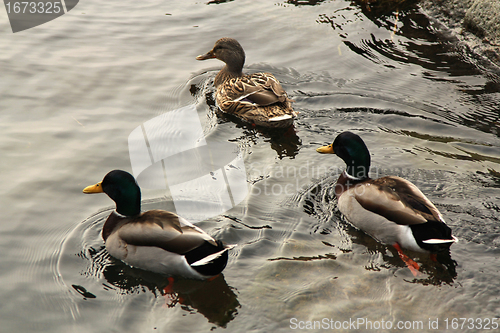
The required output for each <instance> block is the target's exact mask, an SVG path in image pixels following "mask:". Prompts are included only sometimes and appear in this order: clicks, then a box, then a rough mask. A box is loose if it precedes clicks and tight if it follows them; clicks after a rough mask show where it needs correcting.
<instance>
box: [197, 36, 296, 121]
mask: <svg viewBox="0 0 500 333" xmlns="http://www.w3.org/2000/svg"><path fill="white" fill-rule="evenodd" d="M212 58H216V59H219V60H221V61H223V62H225V63H226V66H224V67H223V68H222V69H221V70H220V72H219V73H218V74H217V76H216V77H215V80H214V85H215V88H216V89H217V90H216V92H215V100H216V102H217V105H218V107H219V108H220V109H221V110H222V111H223V112H225V113H228V114H232V115H235V116H237V117H238V118H240V119H242V120H243V121H245V122H248V123H250V124H255V125H259V126H263V127H275V128H278V127H279V128H285V127H290V125H292V124H293V120H294V119H295V117H296V116H297V113H296V112H295V111H294V110H293V108H292V103H291V102H292V100H290V98H288V96H287V94H286V92H285V90H284V89H283V87H282V86H281V84H280V82H279V81H278V80H277V79H276V78H275V77H274V75H273V74H271V73H254V74H249V75H244V74H243V65H244V64H245V51H243V48H242V47H241V45H240V43H238V41H237V40H235V39H233V38H227V37H224V38H221V39H219V40H218V41H217V42H216V43H215V45H214V47H213V48H212V49H211V50H210V51H209V52H207V53H206V54H203V55H199V56H198V57H196V59H197V60H206V59H212Z"/></svg>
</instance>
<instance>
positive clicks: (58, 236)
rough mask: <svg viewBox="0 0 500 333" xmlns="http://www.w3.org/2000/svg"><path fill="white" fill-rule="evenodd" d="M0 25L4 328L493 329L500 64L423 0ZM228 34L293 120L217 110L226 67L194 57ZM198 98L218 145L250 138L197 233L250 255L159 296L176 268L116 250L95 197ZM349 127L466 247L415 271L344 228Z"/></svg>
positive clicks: (113, 7)
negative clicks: (340, 138)
mask: <svg viewBox="0 0 500 333" xmlns="http://www.w3.org/2000/svg"><path fill="white" fill-rule="evenodd" d="M0 12H2V11H0ZM0 15H2V16H1V17H2V19H1V20H0V22H3V24H2V25H1V26H0V31H1V35H2V39H1V44H2V48H1V51H0V64H1V66H2V79H1V80H0V92H1V95H0V96H1V98H0V107H1V110H2V111H1V112H0V119H1V120H2V121H1V122H0V123H1V125H0V126H1V128H2V131H0V137H1V140H0V144H1V148H2V153H3V154H2V164H1V170H2V172H1V173H0V177H1V178H0V179H1V184H2V189H1V190H2V201H1V202H2V203H1V205H2V207H1V208H2V213H3V223H2V224H1V225H0V228H1V229H0V230H1V234H0V248H1V253H2V256H1V259H0V272H1V273H0V274H1V275H0V276H1V282H2V283H1V284H0V288H1V295H2V296H1V297H2V302H0V315H1V317H0V318H1V321H2V329H1V331H2V332H117V331H125V332H174V331H175V332H191V331H196V332H200V331H210V330H215V331H225V330H228V331H230V332H248V331H257V332H270V331H289V330H291V328H292V329H293V328H294V327H297V328H298V325H299V322H300V321H302V324H301V325H304V326H305V325H306V321H320V322H321V323H324V322H323V320H325V319H326V321H327V322H328V323H330V319H332V320H333V322H335V321H339V322H343V321H349V320H353V321H357V320H366V321H371V322H372V325H375V328H376V327H377V326H376V325H379V327H380V324H381V322H382V321H384V323H385V322H391V323H394V324H393V325H394V326H395V325H396V324H397V323H398V322H402V323H403V325H405V324H406V325H409V324H408V323H413V322H417V325H418V322H422V324H423V325H424V326H423V330H426V329H428V328H429V322H430V321H432V322H435V321H436V320H438V328H439V329H440V330H441V331H445V330H446V328H447V326H446V320H448V330H449V331H456V330H454V329H453V327H452V326H451V323H452V320H453V318H473V319H474V320H475V322H474V323H473V324H470V322H467V323H466V324H465V325H464V326H463V327H462V329H461V331H467V330H468V331H476V330H478V327H479V322H481V323H482V324H483V325H484V326H486V325H487V324H488V320H489V321H490V322H489V323H490V324H489V325H490V326H489V327H490V328H494V326H493V325H492V319H494V318H499V312H498V309H499V307H500V289H499V284H498V272H499V269H500V261H499V255H500V251H499V249H498V248H499V246H500V229H499V226H498V225H499V224H498V222H499V221H498V219H499V214H500V213H499V212H500V206H499V203H498V202H499V200H498V199H499V197H500V152H499V146H500V139H499V133H500V132H499V130H500V123H499V117H500V116H499V114H500V113H499V110H498V105H499V102H500V94H499V91H500V89H499V87H500V86H499V83H498V82H499V76H498V69H496V68H492V67H491V66H489V65H488V64H487V63H486V62H485V61H484V60H483V59H481V58H480V57H477V56H474V55H473V54H471V53H470V52H469V51H468V49H467V47H464V46H460V45H462V44H460V43H459V40H458V39H457V38H456V37H454V36H453V35H451V34H449V33H446V30H445V29H444V27H442V26H440V25H438V24H437V23H435V22H432V21H430V20H429V18H427V17H426V16H425V15H424V14H422V13H420V12H419V11H418V10H416V9H415V7H412V6H408V7H406V8H401V9H400V10H398V11H390V10H384V11H382V10H378V9H375V8H372V9H371V10H367V9H366V8H365V7H360V6H358V5H357V4H355V3H351V2H349V1H341V0H335V1H309V2H307V1H274V2H272V1H251V2H250V1H237V0H236V1H205V2H195V1H183V2H175V3H174V2H148V3H147V4H143V3H138V2H136V1H125V2H124V1H121V2H117V3H109V2H108V3H104V2H97V1H96V2H92V1H81V2H80V3H79V4H78V5H77V7H76V8H75V9H73V10H72V11H71V12H70V13H68V14H67V15H64V16H63V17H60V18H58V19H56V20H54V21H52V22H50V23H47V24H44V25H42V26H39V27H37V28H33V29H30V30H27V31H24V32H21V33H17V34H13V33H12V32H11V29H10V27H9V26H8V20H7V16H6V14H5V13H3V12H2V14H0ZM222 36H231V37H234V38H236V39H238V40H239V41H240V42H241V44H242V45H243V47H244V48H245V51H246V54H247V65H246V71H247V72H257V71H269V72H273V73H274V74H275V76H276V77H277V78H278V79H279V80H280V81H281V82H282V84H283V86H284V88H285V89H286V90H287V91H288V92H289V95H290V96H291V98H293V99H294V100H295V103H294V108H295V109H296V110H297V111H299V112H300V114H299V117H298V119H297V121H296V123H295V127H294V129H293V130H291V131H288V132H269V131H264V130H260V129H255V128H251V127H247V126H245V125H242V124H238V123H235V122H233V121H232V119H228V118H227V117H224V116H222V115H220V114H217V112H216V110H215V108H214V106H213V98H212V95H211V94H212V92H213V87H212V86H211V80H212V79H213V77H214V76H215V74H216V73H217V70H218V68H220V66H221V64H220V63H219V62H217V61H216V60H213V61H206V62H198V61H196V60H195V59H194V58H195V57H196V56H197V55H198V54H201V53H203V52H206V51H208V50H209V49H210V48H211V47H212V45H213V43H214V42H215V40H216V39H218V38H219V37H222ZM188 105H194V106H195V107H196V110H197V112H198V115H199V117H200V120H201V123H202V126H203V133H204V134H205V136H206V137H207V139H210V140H214V141H218V142H230V143H232V144H234V145H236V146H237V147H238V150H239V152H240V153H241V156H242V158H243V160H244V164H245V169H246V173H247V179H248V190H249V194H248V195H247V196H246V198H245V200H244V201H243V202H241V203H240V204H238V205H236V206H235V207H234V208H233V209H230V210H229V211H226V212H224V213H222V214H218V215H216V216H213V217H210V218H208V219H206V220H204V221H202V222H199V223H197V225H199V226H200V227H201V228H203V229H204V230H206V231H207V232H208V233H210V234H211V235H213V236H215V237H217V238H220V239H222V240H224V241H225V242H227V243H233V244H237V245H238V246H237V247H236V248H235V249H234V250H232V251H231V253H230V260H229V263H228V266H227V268H226V270H225V271H224V274H223V276H221V277H219V278H218V279H217V280H215V281H212V282H200V281H190V280H179V281H177V282H176V284H175V285H174V290H173V291H174V295H171V296H169V297H164V296H162V290H163V288H164V287H165V286H166V285H167V284H168V281H167V280H166V279H165V278H164V277H162V276H158V275H155V274H151V273H147V272H143V271H140V270H137V269H132V268H130V267H128V266H126V265H124V264H122V263H120V262H117V261H116V260H114V259H113V258H111V257H109V255H108V254H107V253H106V251H105V250H104V249H103V242H102V239H101V237H100V230H101V228H102V224H103V222H104V220H105V218H106V216H107V215H108V214H109V212H110V209H112V208H111V203H112V202H111V201H110V200H109V199H108V198H107V197H106V196H99V195H95V196H86V195H83V194H82V193H81V190H82V189H83V187H85V186H87V185H90V184H93V183H95V182H97V181H99V180H101V179H102V177H103V175H104V174H105V173H107V172H108V171H109V170H112V169H124V170H128V171H132V169H131V162H130V157H129V149H128V141H127V138H128V137H129V135H130V133H131V132H132V131H133V130H134V129H135V128H136V127H138V126H140V125H141V124H142V123H144V122H146V121H148V120H149V119H152V118H154V117H156V116H159V115H162V114H164V113H165V112H168V111H171V110H174V109H178V108H180V107H183V106H188ZM345 130H350V131H353V132H356V133H358V134H359V135H361V136H362V137H363V139H364V140H365V142H366V143H367V145H368V147H369V149H370V152H371V154H372V167H373V170H372V176H377V175H380V176H381V175H389V174H393V175H399V176H403V177H405V178H407V179H409V180H411V181H412V182H413V183H415V184H416V185H417V186H419V187H420V188H421V190H422V191H423V192H424V193H426V194H427V196H428V197H429V198H430V199H431V200H432V201H433V202H434V203H435V204H436V206H437V207H438V208H439V209H440V210H441V212H442V213H443V216H444V218H445V219H446V221H447V223H448V224H449V225H450V227H451V228H452V229H453V231H454V234H455V235H456V236H457V237H458V238H459V240H460V241H459V243H457V244H455V245H453V246H452V249H451V257H449V258H440V261H439V262H438V263H435V262H432V261H429V260H428V259H427V258H425V257H421V256H418V255H415V254H412V256H413V257H414V259H415V260H417V261H418V262H419V263H420V264H421V265H422V267H423V269H422V270H423V273H422V274H421V275H420V276H418V277H413V275H411V273H410V271H409V270H408V269H407V268H406V267H405V266H404V264H403V263H402V261H401V260H400V259H399V258H398V256H397V254H396V253H395V252H394V250H393V249H392V248H391V247H387V246H384V245H382V244H380V243H377V242H376V241H374V240H373V239H371V238H370V237H368V236H366V235H364V234H363V233H361V232H359V231H357V230H356V229H354V228H352V227H351V226H350V225H349V224H348V223H346V222H345V221H343V220H342V218H341V216H340V214H339V212H338V211H337V209H336V202H335V200H334V196H333V193H332V191H331V186H332V184H333V183H334V182H335V180H336V178H337V177H336V175H337V173H338V172H339V170H341V168H342V167H343V163H342V161H341V160H340V159H338V158H337V157H335V156H325V155H319V154H317V153H316V151H315V148H317V147H318V146H320V145H323V144H325V143H329V142H331V141H332V140H333V139H334V138H335V136H336V135H337V134H339V133H340V132H342V131H345ZM187 167H188V168H189V166H187ZM143 198H144V200H145V201H144V209H152V208H162V209H173V203H172V197H171V194H170V193H169V192H168V191H167V192H165V191H162V190H147V189H145V190H144V191H143ZM200 204H202V203H201V202H197V201H196V200H194V201H193V203H192V205H193V207H198V206H199V205H200ZM459 324H461V322H459ZM295 325H297V326H295ZM469 326H470V327H469ZM300 327H302V326H300ZM403 327H404V326H403ZM323 328H324V327H323ZM372 328H373V326H372ZM382 328H387V324H386V326H383V327H382ZM406 328H409V326H406ZM417 328H418V327H417ZM297 330H299V329H296V330H295V331H297ZM316 330H317V331H320V329H319V328H318V327H316ZM373 330H375V329H374V328H373ZM338 331H370V329H369V327H367V326H365V325H360V326H358V327H357V328H356V329H353V328H352V327H350V328H347V329H342V328H340V329H339V330H338ZM380 331H384V329H380ZM408 331H410V329H408Z"/></svg>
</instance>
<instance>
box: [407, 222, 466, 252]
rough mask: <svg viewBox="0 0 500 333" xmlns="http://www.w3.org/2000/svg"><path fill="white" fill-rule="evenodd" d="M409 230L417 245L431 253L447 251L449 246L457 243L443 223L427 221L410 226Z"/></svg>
mask: <svg viewBox="0 0 500 333" xmlns="http://www.w3.org/2000/svg"><path fill="white" fill-rule="evenodd" d="M410 228H411V229H412V232H413V236H414V237H415V240H416V241H417V244H418V245H419V246H420V247H421V248H423V249H425V250H428V251H430V252H433V253H438V252H445V251H448V250H449V248H450V246H451V244H453V243H455V242H457V241H458V239H457V238H456V237H455V236H453V235H452V234H451V229H450V228H449V227H448V226H447V225H446V224H444V223H443V222H435V221H429V222H427V223H422V224H416V225H411V226H410Z"/></svg>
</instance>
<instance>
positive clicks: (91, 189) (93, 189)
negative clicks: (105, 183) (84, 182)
mask: <svg viewBox="0 0 500 333" xmlns="http://www.w3.org/2000/svg"><path fill="white" fill-rule="evenodd" d="M101 183H102V182H99V183H97V184H95V185H90V186H87V187H86V188H84V189H83V193H102V192H104V191H103V190H102V184H101Z"/></svg>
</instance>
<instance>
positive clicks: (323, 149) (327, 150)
mask: <svg viewBox="0 0 500 333" xmlns="http://www.w3.org/2000/svg"><path fill="white" fill-rule="evenodd" d="M316 151H317V152H318V153H321V154H335V152H334V151H333V144H332V145H328V146H323V147H319V148H318V149H316Z"/></svg>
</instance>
